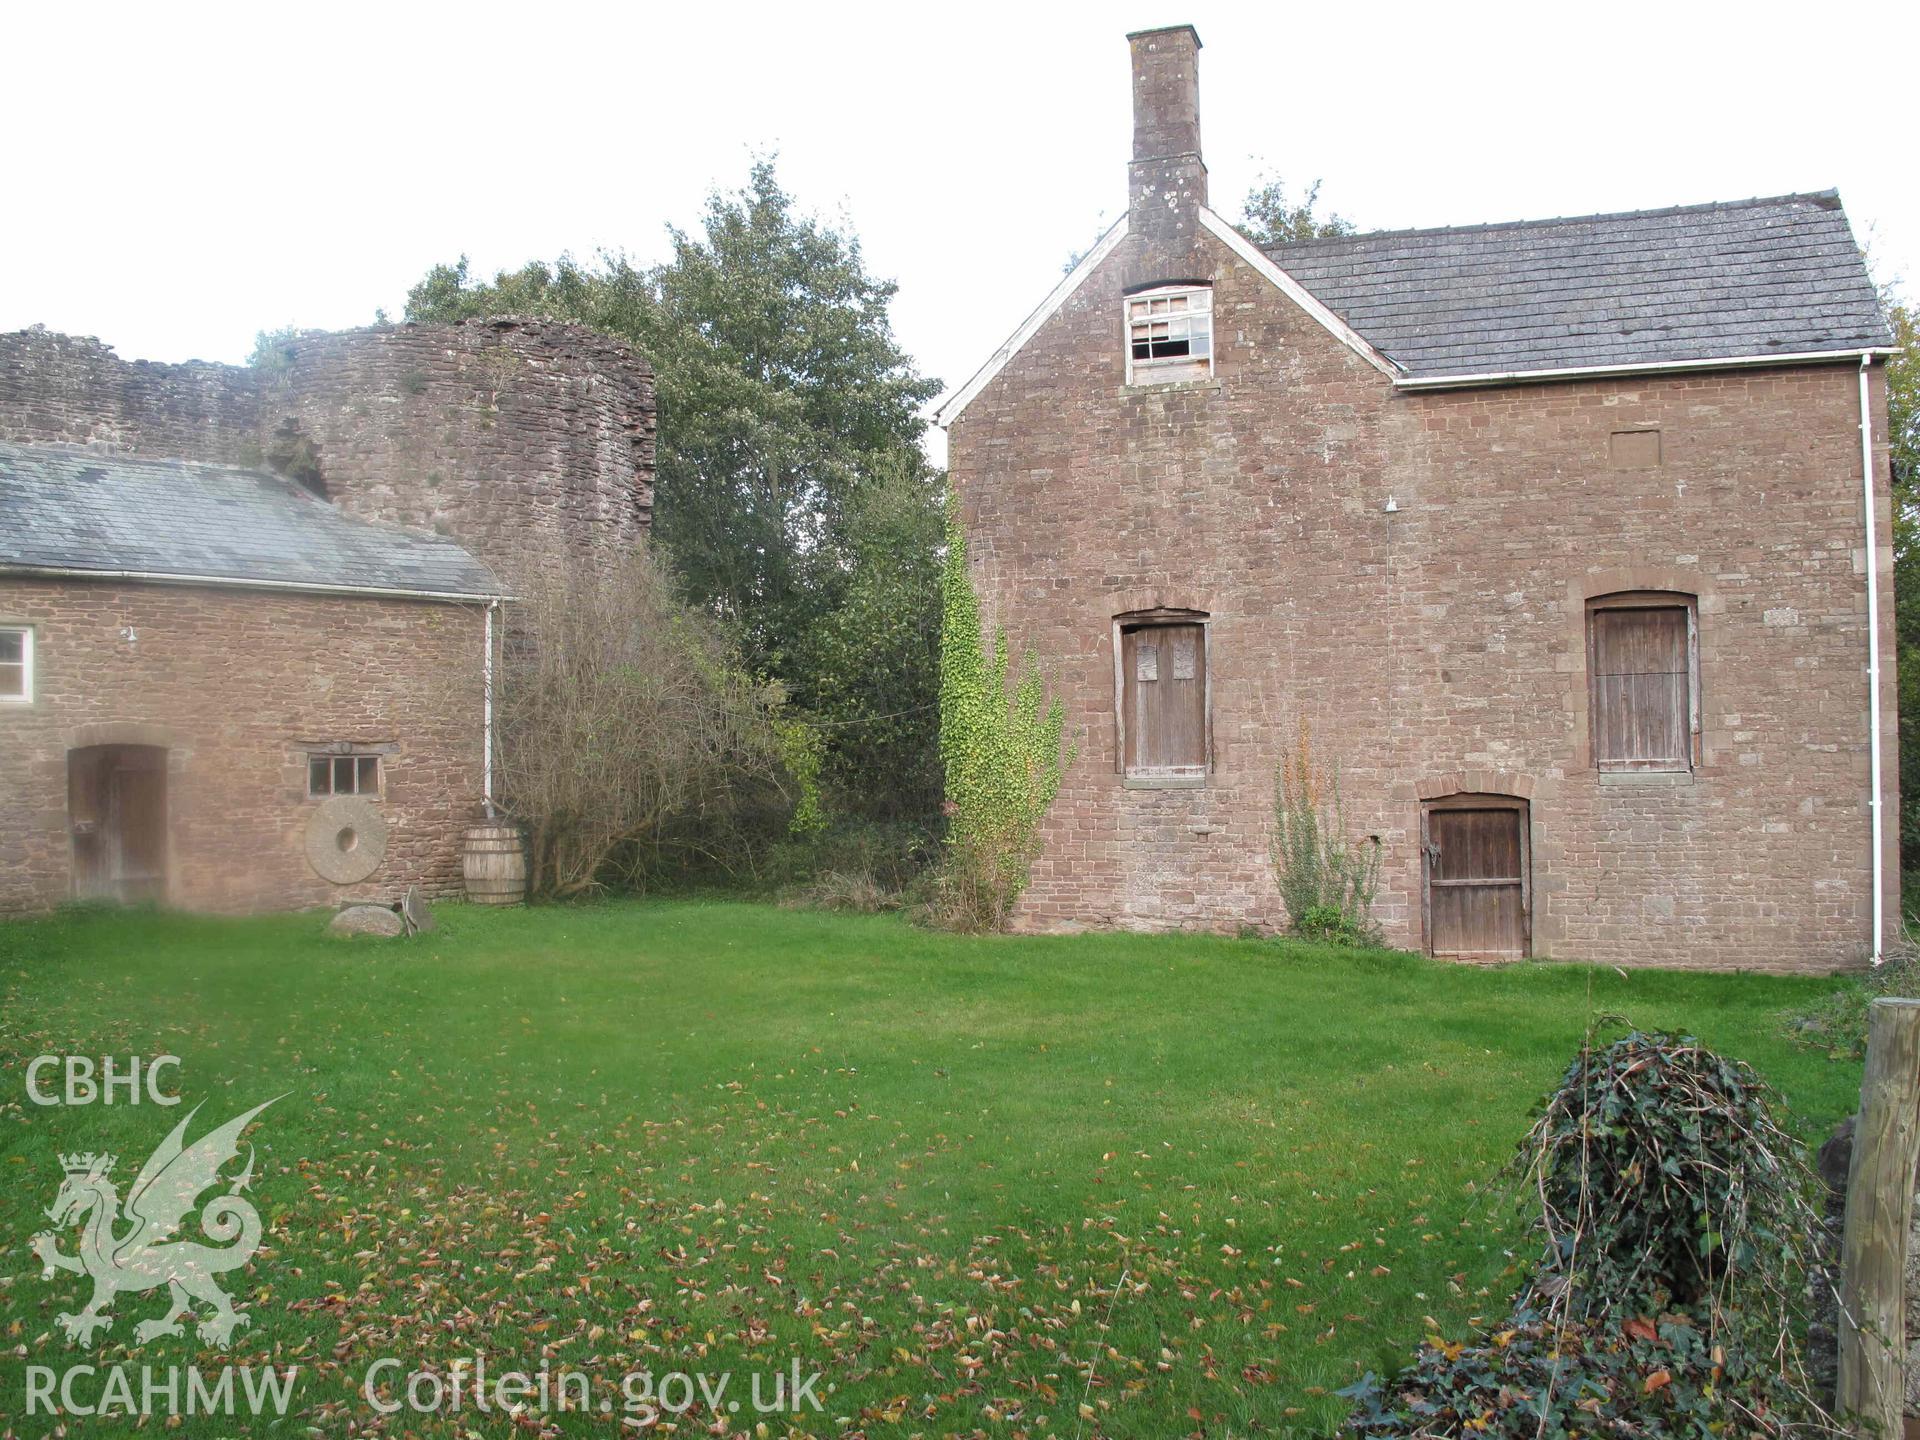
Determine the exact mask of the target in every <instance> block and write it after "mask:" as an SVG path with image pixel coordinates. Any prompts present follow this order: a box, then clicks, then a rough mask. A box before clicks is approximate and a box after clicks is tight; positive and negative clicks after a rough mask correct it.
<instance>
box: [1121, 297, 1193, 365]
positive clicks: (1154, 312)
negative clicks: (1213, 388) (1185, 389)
mask: <svg viewBox="0 0 1920 1440" xmlns="http://www.w3.org/2000/svg"><path fill="white" fill-rule="evenodd" d="M1126 307H1127V383H1128V384H1129V385H1162V384H1167V383H1170V382H1172V381H1175V380H1205V379H1208V378H1209V377H1211V376H1212V374H1213V290H1212V288H1211V287H1210V286H1206V285H1162V286H1159V287H1157V288H1155V289H1152V290H1142V291H1140V292H1138V293H1137V294H1133V295H1129V296H1127V298H1126Z"/></svg>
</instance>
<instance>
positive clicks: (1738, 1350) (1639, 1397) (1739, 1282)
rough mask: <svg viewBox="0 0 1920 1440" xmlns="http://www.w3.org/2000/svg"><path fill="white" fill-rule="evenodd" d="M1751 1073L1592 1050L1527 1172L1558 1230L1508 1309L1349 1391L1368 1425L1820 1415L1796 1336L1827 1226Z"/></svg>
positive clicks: (1731, 1424)
mask: <svg viewBox="0 0 1920 1440" xmlns="http://www.w3.org/2000/svg"><path fill="white" fill-rule="evenodd" d="M1771 1095H1772V1092H1771V1091H1769V1090H1768V1088H1767V1087H1766V1086H1765V1085H1764V1084H1763V1083H1762V1082H1761V1081H1760V1079H1759V1077H1758V1076H1756V1075H1755V1074H1754V1073H1753V1071H1752V1070H1750V1069H1748V1068H1747V1067H1746V1066H1745V1065H1743V1064H1740V1063H1739V1062H1737V1061H1729V1060H1723V1059H1722V1058H1721V1057H1720V1056H1718V1055H1716V1054H1714V1053H1713V1052H1712V1051H1711V1050H1708V1049H1706V1048H1705V1047H1703V1046H1702V1045H1701V1044H1700V1043H1699V1042H1698V1041H1696V1040H1693V1039H1690V1038H1689V1039H1679V1040H1676V1039H1673V1038H1672V1037H1670V1036H1666V1035H1646V1034H1640V1033H1638V1032H1636V1033H1634V1034H1631V1035H1628V1036H1627V1037H1626V1038H1625V1039H1623V1040H1619V1041H1616V1042H1615V1043H1613V1044H1612V1045H1609V1046H1607V1047H1606V1048H1604V1049H1600V1050H1594V1049H1592V1048H1591V1046H1589V1047H1588V1048H1586V1049H1584V1050H1583V1051H1582V1053H1581V1054H1580V1056H1579V1058H1577V1059H1576V1060H1575V1061H1574V1062H1573V1064H1572V1066H1571V1067H1570V1068H1569V1069H1568V1070H1567V1073H1566V1076H1565V1078H1564V1079H1563V1080H1562V1081H1561V1084H1560V1088H1559V1089H1558V1090H1556V1091H1554V1092H1553V1094H1551V1095H1549V1096H1548V1097H1547V1099H1546V1100H1545V1101H1544V1102H1543V1104H1542V1106H1541V1108H1540V1111H1539V1118H1538V1120H1537V1121H1536V1122H1535V1124H1534V1126H1533V1128H1532V1129H1531V1130H1530V1131H1529V1132H1528V1134H1527V1138H1526V1139H1525V1140H1524V1141H1523V1142H1522V1143H1521V1148H1520V1153H1519V1155H1518V1157H1517V1158H1516V1160H1515V1162H1514V1167H1513V1168H1514V1170H1515V1172H1516V1173H1517V1174H1518V1175H1519V1176H1520V1178H1521V1179H1522V1181H1523V1182H1524V1184H1525V1187H1526V1190H1527V1192H1528V1197H1527V1202H1526V1203H1528V1204H1529V1205H1532V1204H1537V1205H1538V1207H1539V1217H1538V1219H1537V1221H1536V1222H1535V1223H1536V1227H1537V1228H1538V1230H1539V1231H1540V1233H1541V1236H1542V1238H1543V1241H1544V1244H1543V1247H1542V1252H1541V1255H1540V1258H1539V1259H1538V1260H1537V1261H1536V1262H1535V1264H1534V1266H1533V1269H1532V1271H1531V1272H1530V1274H1529V1278H1528V1280H1527V1283H1526V1284H1525V1285H1524V1286H1523V1287H1522V1288H1521V1290H1520V1292H1519V1294H1518V1295H1516V1296H1515V1297H1514V1302H1513V1307H1512V1313H1511V1314H1510V1315H1509V1317H1508V1319H1507V1321H1506V1323H1505V1324H1503V1325H1501V1326H1499V1327H1497V1328H1496V1329H1495V1330H1494V1331H1492V1332H1491V1333H1489V1334H1487V1335H1485V1336H1483V1337H1481V1338H1479V1339H1476V1340H1475V1341H1473V1342H1471V1343H1467V1344H1456V1343H1450V1342H1448V1341H1445V1340H1442V1339H1440V1338H1439V1337H1438V1336H1433V1337H1429V1339H1428V1340H1427V1342H1426V1344H1424V1345H1423V1346H1421V1348H1420V1351H1419V1353H1418V1355H1417V1356H1416V1357H1415V1359H1414V1362H1413V1363H1412V1364H1411V1365H1409V1366H1408V1367H1407V1368H1406V1369H1405V1370H1403V1371H1401V1372H1400V1374H1399V1375H1398V1376H1397V1377H1396V1378H1395V1379H1393V1380H1392V1381H1383V1380H1382V1379H1380V1378H1379V1377H1378V1376H1376V1375H1373V1374H1371V1373H1369V1374H1368V1375H1367V1376H1366V1377H1365V1378H1364V1379H1362V1380H1361V1381H1360V1382H1359V1383H1358V1384H1356V1385H1353V1386H1351V1387H1349V1388H1348V1389H1347V1390H1345V1391H1343V1392H1341V1393H1343V1394H1345V1395H1348V1396H1350V1397H1351V1398H1352V1399H1353V1400H1354V1401H1355V1407H1356V1408H1355V1411H1354V1413H1353V1415H1352V1416H1351V1417H1350V1418H1349V1420H1348V1422H1347V1424H1348V1428H1349V1429H1351V1430H1353V1431H1356V1432H1358V1433H1360V1434H1361V1435H1365V1436H1370V1437H1372V1436H1380V1437H1386V1436H1415V1435H1418V1436H1447V1435H1462V1436H1513V1437H1515V1440H1551V1437H1557V1436H1568V1437H1572V1436H1589V1435H1591V1436H1596V1437H1597V1436H1607V1437H1618V1436H1636V1437H1639V1436H1699V1437H1703V1440H1704V1437H1717V1440H1724V1437H1734V1436H1767V1435H1780V1434H1783V1433H1785V1431H1786V1430H1787V1429H1788V1427H1790V1426H1793V1425H1798V1424H1804V1423H1807V1422H1809V1421H1817V1420H1820V1419H1823V1418H1824V1417H1823V1416H1821V1414H1820V1411H1819V1407H1818V1406H1817V1405H1816V1404H1815V1403H1814V1402H1813V1400H1812V1399H1811V1398H1810V1397H1809V1395H1808V1387H1807V1384H1806V1380H1805V1376H1804V1374H1803V1372H1802V1369H1801V1366H1800V1361H1799V1355H1798V1352H1797V1349H1796V1347H1795V1342H1794V1334H1795V1330H1796V1326H1797V1324H1798V1321H1799V1319H1800V1312H1801V1308H1802V1305H1803V1300H1804V1294H1805V1288H1806V1287H1805V1282H1804V1276H1805V1272H1806V1253H1805V1247H1806V1244H1807V1241H1808V1237H1809V1236H1811V1235H1812V1234H1813V1233H1814V1229H1815V1226H1816V1224H1817V1221H1816V1218H1815V1216H1814V1213H1813V1211H1812V1209H1811V1207H1810V1205H1809V1196H1810V1194H1811V1192H1812V1176H1811V1175H1810V1173H1809V1172H1808V1169H1807V1165H1806V1158H1805V1155H1804V1152H1803V1151H1802V1149H1801V1147H1800V1145H1799V1144H1798V1142H1797V1141H1795V1140H1794V1139H1793V1138H1792V1137H1791V1136H1789V1135H1787V1134H1786V1133H1785V1132H1784V1131H1782V1130H1781V1129H1780V1127H1779V1126H1778V1125H1777V1124H1776V1123H1775V1122H1774V1119H1773V1116H1772V1113H1771V1105H1770V1100H1771Z"/></svg>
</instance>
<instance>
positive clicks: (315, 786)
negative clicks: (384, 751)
mask: <svg viewBox="0 0 1920 1440" xmlns="http://www.w3.org/2000/svg"><path fill="white" fill-rule="evenodd" d="M307 793H308V794H309V795H373V796H377V795H379V793H380V757H379V756H378V755H309V756H308V757H307Z"/></svg>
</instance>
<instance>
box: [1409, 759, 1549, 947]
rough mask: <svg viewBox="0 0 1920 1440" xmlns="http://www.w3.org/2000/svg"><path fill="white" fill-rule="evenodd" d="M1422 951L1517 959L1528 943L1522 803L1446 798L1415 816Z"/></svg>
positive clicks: (1529, 890) (1529, 896) (1529, 889)
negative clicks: (1420, 860)
mask: <svg viewBox="0 0 1920 1440" xmlns="http://www.w3.org/2000/svg"><path fill="white" fill-rule="evenodd" d="M1420 819H1421V832H1422V834H1421V839H1422V841H1423V844H1424V848H1425V857H1426V858H1425V867H1424V868H1425V873H1426V884H1425V894H1424V897H1423V902H1424V903H1423V906H1422V909H1423V911H1424V914H1425V919H1426V932H1427V952H1428V953H1429V954H1431V955H1443V956H1453V957H1457V958H1461V959H1485V960H1517V959H1520V958H1522V957H1524V956H1526V955H1527V954H1528V953H1529V952H1530V950H1531V947H1532V939H1533V882H1532V878H1531V875H1530V873H1529V872H1530V870H1531V868H1532V866H1531V859H1532V856H1531V847H1530V845H1529V843H1528V823H1527V822H1528V816H1527V802H1526V801H1525V800H1521V799H1518V798H1516V797H1514V796H1510V795H1449V796H1448V797H1447V798H1445V799H1444V800H1433V801H1429V802H1428V803H1427V805H1426V806H1425V808H1424V809H1423V810H1422V812H1421V817H1420Z"/></svg>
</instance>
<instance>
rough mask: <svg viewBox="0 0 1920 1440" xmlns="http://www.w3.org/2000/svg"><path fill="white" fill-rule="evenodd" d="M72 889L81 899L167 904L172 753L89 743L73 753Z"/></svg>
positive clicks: (70, 810) (70, 778)
mask: <svg viewBox="0 0 1920 1440" xmlns="http://www.w3.org/2000/svg"><path fill="white" fill-rule="evenodd" d="M67 822H68V825H69V828H70V829H71V831H72V835H73V890H74V894H75V895H77V896H79V897H80V898H81V899H88V900H119V901H123V902H136V901H142V900H161V899H164V898H165V897H166V888H167V752H166V751H165V750H163V749H161V748H160V747H158V746H154V745H90V746H86V747H84V748H82V749H78V750H70V751H68V752H67Z"/></svg>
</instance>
